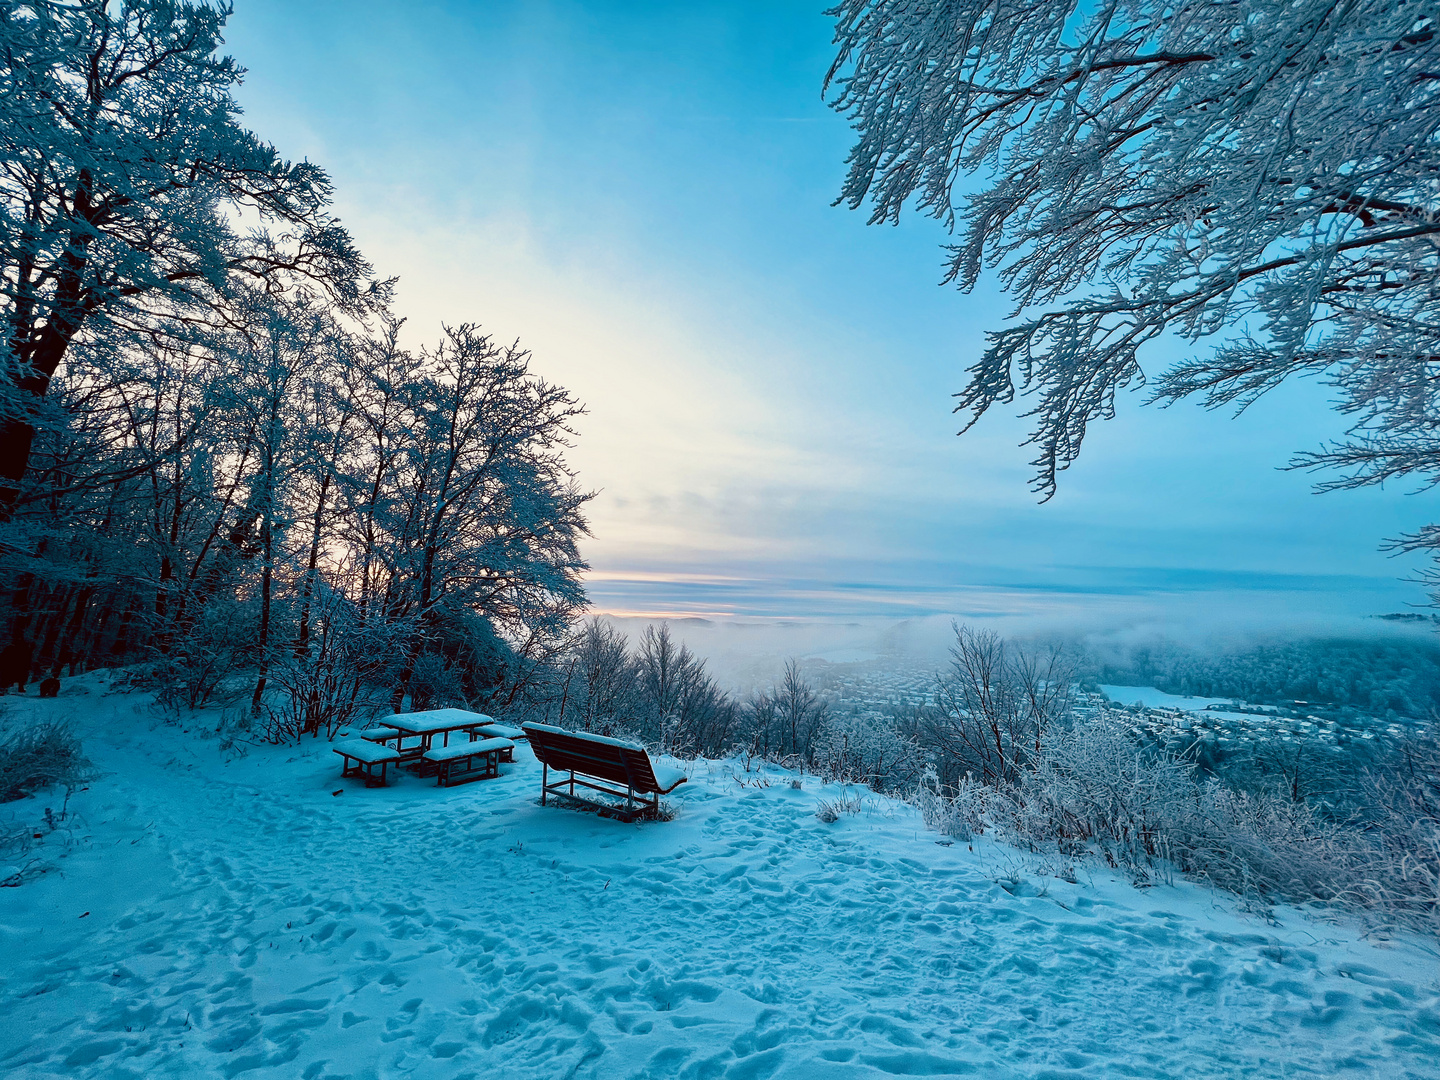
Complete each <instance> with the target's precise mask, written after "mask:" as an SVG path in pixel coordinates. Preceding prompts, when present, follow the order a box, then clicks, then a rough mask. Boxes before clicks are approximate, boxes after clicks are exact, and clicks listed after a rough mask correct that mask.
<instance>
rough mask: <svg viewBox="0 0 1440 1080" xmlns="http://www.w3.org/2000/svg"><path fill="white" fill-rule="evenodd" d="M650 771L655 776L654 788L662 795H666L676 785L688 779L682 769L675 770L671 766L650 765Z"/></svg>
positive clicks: (652, 763)
mask: <svg viewBox="0 0 1440 1080" xmlns="http://www.w3.org/2000/svg"><path fill="white" fill-rule="evenodd" d="M650 771H651V772H653V773H654V774H655V786H656V787H658V788H659V789H660V791H661V793H662V794H664V793H667V792H669V791H670V789H671V788H673V787H674V786H675V785H676V784H683V783H685V781H686V780H687V779H688V777H687V776H686V774H685V770H684V769H677V768H675V767H674V766H672V765H657V764H656V763H655V762H653V761H652V762H651V763H650Z"/></svg>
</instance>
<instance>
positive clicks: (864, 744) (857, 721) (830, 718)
mask: <svg viewBox="0 0 1440 1080" xmlns="http://www.w3.org/2000/svg"><path fill="white" fill-rule="evenodd" d="M811 758H812V762H813V765H812V767H813V768H814V770H815V772H816V773H817V774H819V775H820V776H822V777H823V778H825V779H827V780H839V781H843V782H848V783H861V784H867V785H869V786H870V787H871V788H872V789H874V790H875V791H894V790H896V789H903V788H908V787H910V786H911V785H913V784H914V783H915V782H916V780H917V779H918V778H919V776H920V773H921V770H922V769H923V768H924V759H923V757H922V756H921V754H920V748H919V746H917V745H916V743H915V741H914V740H913V739H907V738H906V737H905V736H903V735H901V734H900V732H898V731H897V730H895V724H894V722H893V721H892V720H891V719H890V718H889V717H887V716H883V715H880V714H879V713H867V714H864V715H858V714H854V713H849V714H838V713H829V714H827V715H826V716H825V718H824V720H823V721H822V722H821V725H820V730H819V732H818V733H817V734H816V736H815V739H814V741H813V742H812V744H811Z"/></svg>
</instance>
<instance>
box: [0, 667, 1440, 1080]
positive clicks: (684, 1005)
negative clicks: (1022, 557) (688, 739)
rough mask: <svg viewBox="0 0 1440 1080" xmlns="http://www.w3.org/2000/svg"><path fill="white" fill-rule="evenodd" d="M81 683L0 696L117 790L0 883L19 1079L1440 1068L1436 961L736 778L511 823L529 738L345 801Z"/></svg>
mask: <svg viewBox="0 0 1440 1080" xmlns="http://www.w3.org/2000/svg"><path fill="white" fill-rule="evenodd" d="M87 683H88V685H89V687H90V689H91V690H92V691H93V693H92V694H91V695H90V696H88V697H74V696H72V697H68V698H67V697H62V698H61V699H59V700H57V701H52V702H40V701H36V700H17V699H13V698H12V699H9V702H8V703H9V705H10V707H11V709H12V714H11V715H12V717H13V716H15V715H33V714H39V713H41V712H45V711H51V712H55V713H61V714H68V715H70V716H72V717H73V719H74V722H75V724H76V726H77V727H78V728H79V729H80V730H81V731H82V734H83V736H84V739H85V745H86V750H87V753H88V754H89V756H90V757H91V758H92V759H93V760H94V761H95V762H96V764H97V765H99V766H101V767H102V768H103V769H104V771H105V772H106V774H107V775H106V776H105V777H104V778H102V779H100V780H98V781H96V782H94V783H93V784H91V785H90V787H89V789H88V790H86V791H83V792H80V793H78V794H77V795H76V797H75V798H74V799H73V800H72V801H71V804H70V809H71V811H72V812H73V817H71V818H70V819H68V820H67V821H66V822H64V823H63V824H62V825H61V827H60V828H59V829H57V830H55V831H53V832H51V831H47V830H46V829H45V828H43V827H42V828H41V829H39V830H38V831H39V832H41V834H42V836H43V839H41V840H38V841H36V846H35V847H34V848H33V850H32V852H31V855H33V856H35V857H38V858H40V859H42V860H44V861H45V862H46V863H48V864H49V865H50V866H51V867H52V869H51V870H50V872H47V873H45V874H43V875H41V876H39V877H35V878H33V879H31V880H29V881H27V882H26V883H25V884H23V885H21V886H19V887H16V888H10V889H4V890H0V913H3V914H0V954H3V955H4V956H5V957H6V962H5V964H4V966H3V968H0V1015H3V1016H4V1017H5V1018H6V1021H5V1023H4V1024H3V1025H0V1070H3V1071H4V1072H5V1074H6V1075H7V1076H9V1077H14V1078H16V1080H40V1078H51V1077H107V1078H108V1077H132V1076H134V1077H138V1076H146V1077H162V1076H177V1077H180V1076H184V1077H200V1076H205V1077H211V1076H214V1077H226V1078H229V1077H245V1078H256V1080H259V1078H271V1077H274V1078H281V1077H283V1078H286V1080H291V1078H294V1077H304V1078H306V1080H319V1078H322V1077H331V1078H338V1077H342V1076H348V1077H354V1078H361V1077H374V1078H381V1077H401V1076H403V1077H416V1078H422V1077H423V1078H429V1077H434V1078H446V1080H454V1078H460V1077H486V1078H489V1077H506V1078H510V1077H514V1078H528V1077H535V1078H542V1077H543V1078H551V1077H560V1076H578V1077H606V1078H611V1077H657V1078H658V1077H696V1078H698V1077H730V1078H737V1080H738V1078H741V1077H752V1078H753V1077H770V1076H775V1077H824V1078H827V1080H828V1078H839V1080H846V1078H859V1077H870V1078H879V1077H893V1076H921V1075H923V1076H962V1075H978V1076H985V1077H1089V1076H1093V1077H1100V1076H1106V1077H1111V1076H1139V1077H1202V1076H1216V1077H1219V1076H1224V1077H1242V1076H1253V1077H1276V1076H1289V1077H1300V1076H1313V1077H1335V1076H1357V1077H1364V1076H1375V1077H1381V1076H1383V1077H1437V1076H1440V1064H1437V1062H1440V978H1437V971H1440V964H1437V959H1436V952H1435V950H1434V948H1433V943H1427V942H1425V941H1421V940H1389V941H1375V940H1366V939H1365V938H1364V936H1363V934H1362V932H1361V931H1360V930H1359V929H1358V928H1356V927H1355V926H1353V925H1349V924H1338V925H1337V924H1330V923H1325V922H1319V921H1314V920H1312V919H1309V918H1307V917H1305V916H1303V915H1302V914H1300V913H1298V912H1295V911H1290V910H1279V911H1275V912H1272V913H1270V914H1269V915H1268V916H1266V915H1265V914H1264V913H1249V912H1246V911H1244V910H1241V909H1240V908H1239V907H1238V905H1237V904H1236V902H1235V901H1234V900H1233V898H1230V897H1228V896H1225V895H1223V894H1216V893H1213V892H1210V891H1208V890H1206V889H1204V888H1202V887H1199V886H1197V885H1193V884H1189V883H1183V882H1182V883H1178V884H1175V885H1170V886H1157V887H1154V888H1150V889H1146V890H1143V891H1141V890H1136V889H1134V888H1132V887H1131V886H1130V885H1128V884H1127V883H1125V882H1124V881H1122V880H1120V879H1117V878H1115V877H1113V876H1111V875H1109V874H1107V873H1105V872H1102V871H1099V870H1091V871H1090V872H1088V873H1087V872H1082V873H1081V874H1079V875H1078V881H1077V882H1075V883H1071V882H1068V881H1064V880H1060V879H1058V878H1055V877H1049V876H1042V875H1041V874H1040V873H1038V872H1037V869H1038V868H1037V866H1036V865H1035V864H1034V863H1033V861H1032V860H1031V859H1030V858H1029V857H1027V856H1026V855H1024V854H1023V853H1021V852H1018V851H1015V850H1011V849H1007V848H1004V847H1001V846H998V845H995V844H993V843H991V842H989V841H987V840H977V842H976V843H975V844H974V845H973V850H972V849H971V847H969V846H967V845H966V844H965V843H963V842H961V843H954V844H946V843H943V842H937V840H938V839H939V838H937V837H936V835H935V834H933V833H927V832H925V831H924V829H923V828H922V826H921V824H920V822H919V820H918V816H917V815H916V814H915V813H914V812H913V811H912V810H911V808H909V807H908V806H907V805H905V804H903V803H900V802H896V801H894V800H889V799H884V798H881V797H878V796H873V795H867V796H866V798H865V800H864V807H863V809H861V811H860V812H859V813H856V814H842V815H841V817H840V819H839V820H838V821H837V822H835V823H833V824H824V823H822V822H821V821H820V820H818V819H817V817H816V816H815V808H816V804H817V800H819V799H821V798H830V799H833V798H835V797H836V796H837V795H838V794H839V793H838V791H837V790H835V789H822V788H820V787H818V785H816V783H815V781H814V780H813V779H811V778H806V779H805V780H804V781H803V787H801V788H800V789H796V788H793V787H792V786H790V783H789V776H788V774H782V773H779V772H773V771H772V772H771V773H770V774H768V775H766V776H763V777H762V776H760V775H757V774H755V773H746V772H744V771H743V770H742V769H741V768H740V766H739V765H738V764H737V763H733V762H730V763H726V762H698V763H693V764H692V765H691V769H692V777H691V781H690V782H689V783H688V784H686V785H684V786H682V787H681V788H680V789H679V791H678V792H677V796H676V797H675V798H674V803H675V806H676V808H677V811H678V812H677V814H676V816H675V818H674V820H672V821H669V822H657V823H648V824H637V825H625V824H622V823H620V822H617V821H613V820H608V819H604V818H601V817H598V816H596V815H593V814H588V813H580V812H575V811H571V810H562V809H556V808H554V807H546V808H542V807H540V806H539V805H537V800H536V794H537V789H538V786H539V766H538V765H537V764H536V763H535V761H534V759H533V758H532V757H531V756H530V755H529V754H528V752H527V750H526V749H525V748H524V747H523V746H522V747H521V748H520V749H519V750H518V751H517V754H516V762H515V763H514V764H513V765H507V766H504V767H503V775H502V776H501V777H500V778H499V779H498V780H492V781H485V782H481V783H476V784H470V785H466V786H464V787H460V788H456V789H437V788H435V787H433V786H431V784H430V782H429V781H421V780H418V779H416V778H414V777H411V776H405V777H402V778H401V780H400V781H399V782H398V783H397V784H395V785H394V786H392V787H389V788H387V789H384V790H366V789H365V788H363V787H361V786H360V785H359V784H358V782H356V781H350V780H346V781H341V780H340V779H339V771H340V770H339V759H338V758H337V757H336V756H335V755H334V754H332V753H331V752H330V749H329V747H328V745H326V744H324V743H323V742H306V743H305V745H304V746H303V747H301V748H299V749H296V748H294V747H291V748H271V747H260V748H253V749H251V750H250V751H249V753H247V754H245V755H244V756H242V757H232V758H231V759H230V760H226V759H225V756H224V755H222V754H220V753H219V752H218V751H217V748H216V746H215V744H214V741H213V740H212V739H209V738H207V737H204V736H201V735H199V734H198V733H197V732H196V731H194V730H192V731H189V732H185V731H183V730H182V729H181V728H179V727H175V726H171V725H170V724H168V723H165V722H163V721H161V720H158V719H156V718H155V717H154V716H153V715H151V714H150V713H149V712H148V711H147V708H146V706H145V699H144V698H143V697H142V696H139V695H105V694H103V693H102V692H101V691H102V690H103V685H102V684H101V683H99V682H97V681H94V677H92V676H85V677H83V678H81V679H76V680H74V681H73V682H71V683H69V684H67V691H66V692H67V694H72V693H75V694H78V693H79V692H80V691H81V690H82V689H83V688H84V686H85V685H86V684H87ZM334 792H341V794H339V795H336V794H333V793H334ZM45 805H52V806H53V808H55V809H57V810H58V803H54V802H53V801H52V800H47V799H40V800H33V799H32V800H24V801H22V802H18V803H10V804H7V805H6V806H5V807H4V808H3V809H4V812H5V813H7V814H24V815H30V817H32V818H34V819H36V820H40V818H41V815H42V811H43V806H45ZM11 858H12V861H13V856H12V857H11Z"/></svg>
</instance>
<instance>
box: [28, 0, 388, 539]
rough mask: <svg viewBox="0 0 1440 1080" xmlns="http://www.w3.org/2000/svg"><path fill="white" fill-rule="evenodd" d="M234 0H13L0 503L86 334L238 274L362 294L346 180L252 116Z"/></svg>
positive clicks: (343, 296)
mask: <svg viewBox="0 0 1440 1080" xmlns="http://www.w3.org/2000/svg"><path fill="white" fill-rule="evenodd" d="M230 10H231V9H230V6H229V5H228V4H226V3H206V2H199V3H192V2H185V0H123V2H118V3H117V2H112V0H28V2H25V3H16V2H11V0H5V2H3V3H0V323H3V327H4V334H3V338H0V389H3V390H4V392H5V412H4V417H3V420H0V516H5V517H8V516H9V515H10V513H11V512H12V509H13V506H14V503H15V500H16V498H17V496H18V494H19V490H20V486H21V483H22V481H23V479H24V475H25V470H26V467H27V464H28V462H29V460H30V454H31V448H32V444H33V441H34V437H35V428H36V423H37V416H36V413H37V409H38V401H39V399H41V398H43V397H44V395H45V394H46V392H47V390H48V388H49V386H50V382H51V380H52V379H53V378H54V377H55V374H56V371H57V369H58V368H59V367H60V365H61V363H62V362H63V360H64V358H65V356H66V353H67V352H68V351H69V349H70V348H71V347H72V345H73V344H74V343H75V342H76V341H77V340H78V339H80V338H82V337H86V336H89V337H91V338H96V337H101V338H103V337H105V336H106V335H108V334H112V333H116V332H120V333H123V332H125V331H139V332H143V333H145V334H149V335H155V334H183V333H185V331H186V329H187V328H188V327H189V326H191V325H192V323H193V321H194V320H195V319H196V318H197V317H203V316H202V315H201V313H203V312H204V311H207V310H213V309H215V308H216V307H217V306H223V305H224V303H225V300H226V298H227V296H228V294H229V293H230V291H231V284H232V282H234V281H237V280H243V281H246V282H248V283H250V284H252V285H258V286H260V287H262V288H265V289H270V290H273V289H275V288H278V287H280V286H281V285H282V284H284V283H303V284H306V285H308V286H311V287H319V288H321V289H322V291H323V292H324V293H325V294H326V295H327V297H328V298H329V299H330V301H331V302H335V303H338V304H340V305H342V306H343V305H357V304H360V303H361V302H362V301H363V299H364V298H365V296H366V289H367V286H366V284H365V282H366V279H367V278H368V277H369V274H370V268H369V266H368V265H367V264H366V262H365V261H364V259H363V258H361V256H360V254H359V252H358V251H356V249H355V247H354V245H353V244H352V243H351V241H350V238H349V236H348V235H347V233H346V232H345V230H344V229H343V228H341V227H340V225H339V223H338V222H337V221H336V220H335V219H334V217H333V216H332V215H331V214H330V212H329V199H330V181H329V179H328V178H327V177H326V175H325V173H324V172H323V171H321V170H320V169H318V168H317V167H315V166H314V165H311V164H309V163H308V162H301V163H298V164H296V163H292V162H288V161H285V160H284V159H282V158H281V157H280V156H279V154H277V153H276V151H275V149H274V147H272V146H270V145H269V144H267V143H265V142H263V141H262V140H261V139H259V138H258V137H257V136H255V135H254V134H253V133H251V132H250V131H248V130H247V129H246V128H244V127H243V126H242V125H241V124H240V122H239V113H240V109H239V106H238V105H237V104H236V103H235V100H234V98H233V96H232V93H231V91H232V89H233V87H234V86H235V84H236V83H237V82H238V81H239V79H240V76H241V74H242V69H241V68H239V67H238V66H237V65H236V64H235V63H234V61H233V60H231V59H230V58H228V57H225V56H222V55H219V54H218V52H217V50H218V48H219V46H220V44H221V32H222V30H223V28H224V24H225V20H226V18H227V17H228V16H229V14H230Z"/></svg>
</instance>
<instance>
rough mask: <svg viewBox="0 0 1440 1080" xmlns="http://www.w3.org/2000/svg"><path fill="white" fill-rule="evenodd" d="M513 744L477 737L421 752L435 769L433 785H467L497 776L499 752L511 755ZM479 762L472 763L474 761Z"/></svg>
mask: <svg viewBox="0 0 1440 1080" xmlns="http://www.w3.org/2000/svg"><path fill="white" fill-rule="evenodd" d="M514 751H515V744H514V743H513V742H511V741H510V740H509V739H477V740H475V741H474V742H457V743H452V744H451V745H449V746H434V747H431V748H430V749H429V750H426V751H425V760H426V761H427V762H429V763H430V765H431V766H433V767H434V769H435V777H436V779H435V784H436V786H437V787H450V786H452V785H454V784H468V783H469V782H470V781H471V780H484V779H486V778H487V777H491V776H499V775H500V755H501V754H504V753H509V754H511V755H512V757H513V755H514ZM477 759H478V761H479V764H476V761H477Z"/></svg>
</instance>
